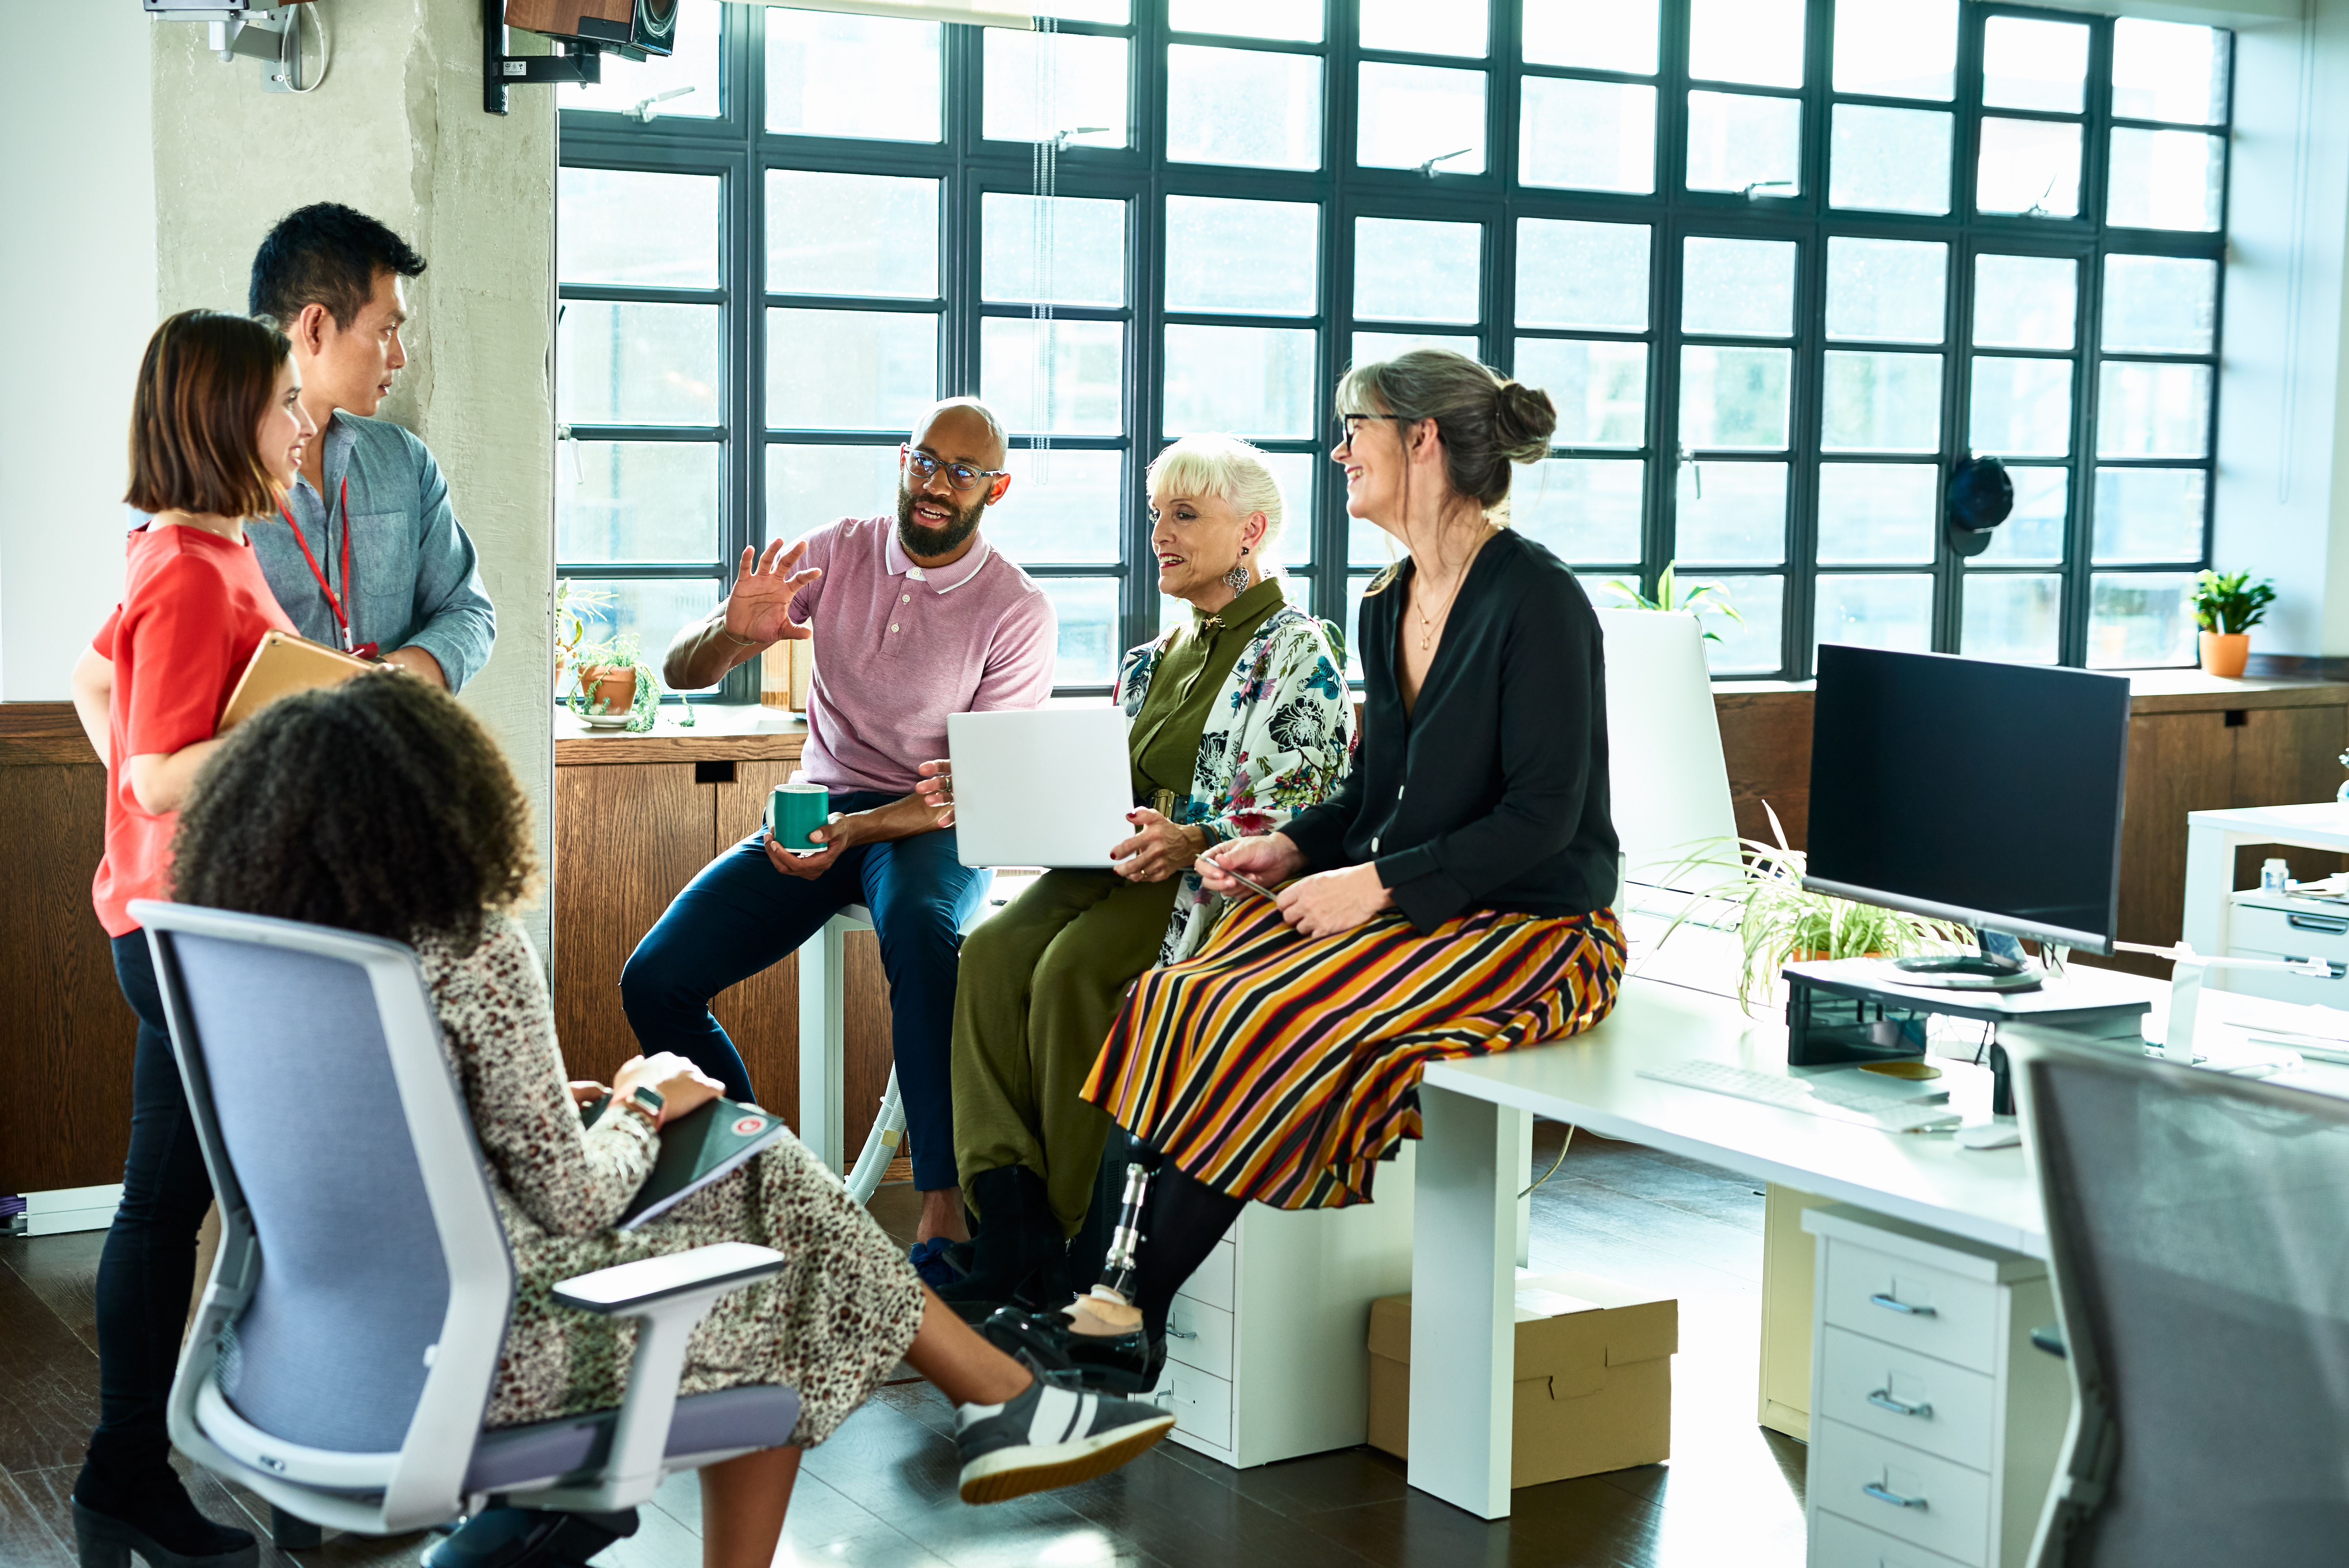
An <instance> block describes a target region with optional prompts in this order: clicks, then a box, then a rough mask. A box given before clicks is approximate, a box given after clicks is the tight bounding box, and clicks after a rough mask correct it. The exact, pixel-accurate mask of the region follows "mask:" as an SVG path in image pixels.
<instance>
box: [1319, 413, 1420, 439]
mask: <svg viewBox="0 0 2349 1568" xmlns="http://www.w3.org/2000/svg"><path fill="white" fill-rule="evenodd" d="M1364 420H1392V421H1394V422H1395V423H1397V424H1399V425H1408V424H1416V423H1417V422H1418V421H1415V420H1408V419H1405V418H1404V417H1403V416H1402V415H1401V414H1340V415H1339V416H1338V444H1339V445H1340V446H1351V445H1353V444H1354V433H1355V431H1354V427H1355V426H1356V425H1359V424H1361V422H1362V421H1364Z"/></svg>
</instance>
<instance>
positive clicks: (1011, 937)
mask: <svg viewBox="0 0 2349 1568" xmlns="http://www.w3.org/2000/svg"><path fill="white" fill-rule="evenodd" d="M1149 493H1150V511H1151V517H1152V520H1153V521H1152V528H1151V539H1150V543H1151V548H1152V550H1153V552H1154V554H1155V555H1156V556H1157V559H1158V591H1159V592H1160V593H1162V594H1164V595H1166V596H1168V597H1173V598H1179V599H1184V600H1187V601H1188V602H1189V604H1190V606H1191V613H1190V615H1189V616H1188V617H1187V618H1185V619H1184V620H1182V621H1181V622H1179V623H1178V624H1176V625H1174V626H1173V627H1170V628H1168V629H1167V630H1166V631H1165V632H1164V633H1163V634H1162V635H1161V636H1159V637H1157V638H1155V639H1153V640H1151V641H1149V642H1146V643H1144V644H1143V645H1142V646H1141V647H1139V648H1136V649H1133V650H1132V651H1131V652H1129V653H1128V654H1127V655H1126V656H1125V660H1124V663H1123V667H1122V668H1121V670H1119V673H1118V682H1117V696H1116V701H1118V702H1119V703H1120V704H1121V705H1122V706H1123V708H1124V710H1125V711H1126V714H1127V716H1128V717H1129V718H1131V719H1132V721H1133V728H1132V730H1131V731H1130V732H1129V738H1128V750H1129V755H1130V757H1131V759H1132V764H1133V798H1134V800H1135V802H1136V805H1135V809H1134V810H1133V812H1131V813H1130V814H1129V815H1127V818H1126V820H1127V821H1128V822H1130V823H1131V824H1133V829H1134V831H1133V836H1132V837H1130V838H1128V839H1126V840H1124V841H1123V843H1121V844H1119V845H1117V846H1115V847H1114V848H1111V849H1110V854H1111V856H1112V857H1113V858H1114V859H1115V860H1116V862H1117V864H1116V866H1115V867H1114V868H1113V869H1110V870H1102V871H1089V870H1061V871H1048V872H1046V873H1045V874H1044V876H1043V877H1040V878H1039V879H1038V880H1037V881H1036V882H1035V883H1033V884H1032V885H1030V887H1029V888H1028V889H1027V891H1025V892H1023V893H1022V894H1020V895H1019V898H1016V899H1014V900H1013V901H1012V903H1011V904H1010V906H1009V908H1007V909H1005V910H1004V911H1003V912H1002V913H1001V914H999V915H997V916H996V917H994V918H993V919H990V920H988V922H987V923H986V924H985V925H982V926H980V927H979V928H978V929H976V930H974V931H973V932H972V933H971V934H970V935H969V936H968V937H966V938H965V939H964V940H963V950H962V962H961V965H960V968H959V970H958V971H957V981H956V987H955V1023H954V1055H953V1061H954V1107H955V1146H956V1147H955V1159H956V1164H957V1167H958V1168H959V1170H960V1174H961V1179H962V1189H963V1191H964V1193H965V1194H966V1195H967V1196H968V1201H969V1203H970V1204H971V1206H972V1208H973V1209H975V1210H977V1212H978V1231H977V1233H976V1234H975V1235H974V1236H973V1238H972V1257H973V1266H972V1269H971V1272H969V1273H968V1274H967V1275H966V1276H965V1277H964V1278H963V1279H961V1280H958V1281H956V1282H954V1283H953V1284H950V1285H948V1286H947V1287H946V1288H945V1289H943V1290H941V1291H940V1292H939V1295H940V1296H941V1297H942V1298H943V1299H944V1300H945V1301H947V1303H948V1304H950V1305H953V1306H956V1307H957V1308H958V1309H961V1310H963V1311H964V1312H966V1314H969V1315H972V1316H974V1317H976V1316H983V1315H984V1314H985V1312H986V1311H988V1310H992V1309H993V1308H994V1307H995V1306H998V1305H1000V1304H1001V1303H1004V1302H1006V1301H1009V1299H1011V1297H1012V1295H1013V1293H1015V1292H1016V1291H1018V1290H1019V1288H1020V1287H1021V1286H1022V1285H1023V1284H1030V1282H1031V1279H1032V1281H1033V1283H1032V1284H1030V1295H1031V1298H1032V1299H1034V1300H1035V1301H1036V1302H1037V1303H1039V1304H1049V1305H1052V1306H1058V1305H1059V1304H1061V1303H1063V1302H1065V1301H1067V1300H1068V1299H1069V1297H1070V1296H1071V1294H1072V1292H1071V1290H1070V1289H1069V1288H1068V1278H1067V1274H1066V1272H1065V1265H1066V1262H1067V1253H1066V1252H1065V1251H1064V1248H1065V1247H1066V1245H1067V1242H1068V1240H1069V1238H1071V1237H1072V1236H1074V1235H1076V1234H1077V1232H1078V1230H1079V1228H1080V1227H1081V1225H1082V1224H1083V1222H1084V1220H1085V1217H1086V1213H1087V1210H1088V1208H1089V1207H1090V1206H1091V1205H1092V1200H1093V1188H1094V1178H1095V1175H1096V1173H1097V1172H1098V1170H1099V1169H1100V1167H1101V1161H1102V1145H1103V1143H1104V1141H1105V1140H1106V1139H1107V1138H1108V1137H1109V1135H1110V1131H1111V1124H1110V1121H1109V1118H1108V1117H1106V1116H1102V1114H1101V1112H1100V1111H1098V1110H1096V1109H1094V1108H1093V1107H1092V1106H1089V1105H1087V1104H1085V1103H1084V1101H1083V1100H1082V1099H1081V1098H1080V1097H1079V1091H1081V1089H1082V1088H1083V1087H1084V1082H1085V1075H1086V1074H1088V1073H1090V1072H1091V1071H1092V1064H1093V1058H1094V1057H1095V1056H1097V1055H1098V1054H1100V1053H1101V1043H1102V1036H1104V1035H1105V1034H1107V1033H1109V1025H1110V1021H1111V1020H1112V1018H1114V1017H1115V1016H1116V1015H1117V1009H1118V1005H1119V1003H1120V1002H1123V1000H1124V998H1125V992H1126V990H1127V988H1128V987H1129V986H1131V985H1132V984H1133V980H1134V977H1135V976H1136V975H1139V974H1140V973H1141V972H1142V971H1143V970H1144V969H1146V968H1148V967H1150V966H1151V965H1152V964H1157V963H1172V962H1174V961H1175V960H1177V959H1180V958H1183V957H1184V956H1185V955H1186V954H1188V953H1189V952H1190V950H1192V949H1193V948H1195V947H1196V946H1197V945H1198V942H1199V940H1200V938H1201V937H1203V936H1204V935H1205V934H1206V929H1207V928H1208V926H1209V925H1210V924H1211V923H1212V919H1213V916H1214V915H1215V914H1216V911H1217V910H1218V909H1220V908H1221V905H1222V902H1223V900H1222V898H1221V897H1219V896H1218V895H1217V894H1216V893H1213V892H1210V891H1208V890H1207V889H1206V888H1205V887H1204V886H1203V885H1202V884H1201V881H1200V878H1199V874H1198V873H1197V872H1196V871H1195V870H1194V869H1193V868H1192V867H1193V863H1194V862H1195V860H1197V858H1198V857H1199V856H1200V854H1201V853H1202V852H1203V851H1204V850H1206V848H1207V847H1208V846H1211V845H1216V844H1221V843H1224V842H1226V841H1227V840H1230V839H1235V838H1239V837H1242V836H1247V835H1249V834H1261V833H1269V832H1271V831H1273V830H1274V829H1276V828H1278V827H1279V826H1281V825H1282V824H1283V823H1285V822H1287V821H1288V818H1289V815H1290V814H1292V813H1293V812H1295V811H1297V810H1298V809H1299V808H1300V807H1303V806H1307V805H1313V804H1314V803H1315V802H1318V801H1319V800H1321V799H1323V798H1324V797H1326V796H1327V795H1328V794H1330V792H1331V791H1332V790H1333V789H1335V788H1336V787H1337V784H1338V780H1339V779H1340V777H1341V776H1342V775H1343V774H1344V773H1345V769H1346V760H1347V749H1348V745H1349V742H1350V736H1351V734H1352V732H1353V716H1352V713H1351V711H1350V710H1351V706H1352V705H1351V704H1350V702H1349V701H1347V693H1346V683H1345V676H1344V673H1343V672H1344V670H1345V665H1346V660H1345V657H1344V655H1343V653H1341V652H1340V650H1339V649H1338V647H1337V646H1335V642H1334V639H1333V638H1332V636H1331V631H1332V629H1333V628H1325V627H1324V626H1323V624H1322V623H1321V622H1319V621H1318V620H1316V619H1314V618H1312V617H1311V616H1309V615H1308V614H1306V613H1305V612H1304V611H1303V610H1302V609H1300V608H1299V607H1296V606H1294V605H1291V604H1290V603H1289V602H1288V596H1287V594H1286V592H1285V591H1284V587H1283V579H1282V577H1281V576H1280V569H1279V567H1278V566H1275V565H1274V564H1273V563H1272V556H1273V551H1274V546H1275V545H1276V544H1277V543H1278V540H1279V537H1280V531H1281V522H1282V515H1283V508H1282V504H1281V493H1280V485H1279V483H1278V481H1277V480H1275V479H1274V478H1273V476H1272V471H1271V469H1269V468H1268V466H1266V463H1265V462H1264V454H1263V453H1261V452H1257V449H1256V448H1254V447H1252V446H1250V445H1249V444H1248V443H1247V442H1246V441H1239V440H1237V439H1236V438H1234V437H1231V436H1223V435H1197V436H1185V438H1184V439H1182V440H1181V441H1176V442H1175V443H1174V445H1173V446H1171V447H1169V448H1167V449H1166V450H1165V451H1164V452H1161V453H1160V454H1159V456H1158V459H1157V461H1156V462H1153V463H1152V464H1151V465H1150V480H1149ZM924 771H925V773H926V774H929V776H928V777H926V778H925V779H924V781H923V783H922V784H921V785H920V786H919V787H920V789H921V791H922V793H923V794H924V795H925V796H926V797H927V798H928V799H929V800H930V801H931V802H932V803H933V804H935V805H939V806H941V807H944V808H946V809H947V811H948V812H951V809H952V800H953V776H952V774H951V771H950V770H949V769H948V768H947V764H946V763H928V764H926V766H925V769H924ZM1104 847H1107V846H1104ZM1112 1190H1113V1189H1112ZM1115 1201H1116V1200H1115V1199H1114V1198H1112V1199H1110V1203H1111V1205H1112V1206H1113V1205H1114V1203H1115ZM1100 1218H1101V1219H1102V1220H1106V1216H1105V1215H1103V1216H1100ZM1103 1229H1104V1232H1105V1226H1104V1227H1103ZM1099 1261H1100V1250H1099V1248H1098V1247H1095V1248H1094V1249H1093V1250H1092V1259H1091V1260H1090V1262H1089V1263H1088V1265H1087V1272H1090V1268H1091V1265H1093V1264H1098V1262H1099Z"/></svg>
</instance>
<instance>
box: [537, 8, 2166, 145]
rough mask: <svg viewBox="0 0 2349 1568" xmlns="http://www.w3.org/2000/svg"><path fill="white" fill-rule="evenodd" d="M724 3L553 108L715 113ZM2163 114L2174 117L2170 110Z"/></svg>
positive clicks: (686, 13)
mask: <svg viewBox="0 0 2349 1568" xmlns="http://www.w3.org/2000/svg"><path fill="white" fill-rule="evenodd" d="M724 16H725V8H724V7H723V6H721V5H719V4H718V0H684V4H683V5H679V6H678V12H677V34H676V36H675V37H674V38H673V39H672V40H671V41H672V42H673V43H674V44H675V45H676V52H675V53H674V54H668V55H650V56H647V57H645V58H644V59H642V60H628V59H623V58H621V57H619V56H618V55H605V57H604V58H603V61H602V65H603V72H602V75H603V79H602V80H601V81H595V82H564V83H562V84H561V85H559V86H557V87H556V88H555V89H554V103H555V107H556V108H557V109H562V110H564V112H565V113H570V112H573V111H574V110H579V109H598V110H604V111H606V112H610V113H623V114H624V113H626V112H628V111H629V110H632V109H635V108H636V106H637V105H638V104H640V103H643V102H644V101H645V100H646V99H653V98H658V97H659V95H660V94H662V93H666V92H670V91H673V90H674V89H676V88H691V89H692V90H691V91H689V92H686V93H682V94H680V95H678V97H676V98H671V99H661V100H660V101H659V102H657V103H654V104H652V105H651V106H650V112H651V113H653V114H654V115H656V116H657V117H658V118H660V119H715V118H716V117H717V115H718V113H719V103H718V36H719V33H720V32H722V31H723V30H724V27H725V23H724V21H723V17H724ZM2168 118H2172V119H2174V118H2176V117H2175V116H2170V117H2168Z"/></svg>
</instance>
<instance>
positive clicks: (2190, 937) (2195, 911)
mask: <svg viewBox="0 0 2349 1568" xmlns="http://www.w3.org/2000/svg"><path fill="white" fill-rule="evenodd" d="M2236 842H2237V835H2235V834H2233V833H2230V832H2229V831H2228V830H2227V829H2225V828H2223V827H2205V826H2199V825H2195V824H2189V825H2188V826H2187V829H2186V908H2185V909H2184V910H2182V911H2181V914H2182V915H2183V917H2184V918H2183V919H2181V920H2180V921H2179V923H2178V934H2179V935H2180V936H2181V937H2183V938H2184V939H2185V940H2186V942H2187V944H2188V945H2189V946H2190V947H2192V948H2193V950H2195V951H2196V952H2198V953H2204V954H2207V955H2209V957H2211V958H2224V957H2226V956H2227V944H2228V942H2229V940H2230V935H2229V931H2228V927H2229V926H2230V924H2231V923H2232V921H2231V919H2230V917H2231V916H2232V914H2233V913H2234V909H2233V905H2232V903H2231V901H2230V899H2229V898H2228V895H2229V894H2230V893H2232V892H2233V891H2234V890H2235V845H2236ZM2204 984H2205V985H2206V986H2207V987H2208V988H2209V990H2212V991H2225V990H2228V989H2229V987H2228V984H2227V971H2225V970H2222V969H2220V970H2212V971H2209V974H2208V975H2207V976H2205V977H2204Z"/></svg>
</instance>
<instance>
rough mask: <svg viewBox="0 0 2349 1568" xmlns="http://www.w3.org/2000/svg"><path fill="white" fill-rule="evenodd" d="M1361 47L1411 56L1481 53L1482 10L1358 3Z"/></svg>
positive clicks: (1396, 0)
mask: <svg viewBox="0 0 2349 1568" xmlns="http://www.w3.org/2000/svg"><path fill="white" fill-rule="evenodd" d="M1361 11H1362V47H1364V48H1366V49H1392V50H1394V51H1395V52H1396V53H1398V54H1412V55H1475V56H1480V57H1481V56H1482V55H1483V54H1484V53H1485V7H1484V6H1482V5H1428V4H1427V3H1426V0H1361Z"/></svg>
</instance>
